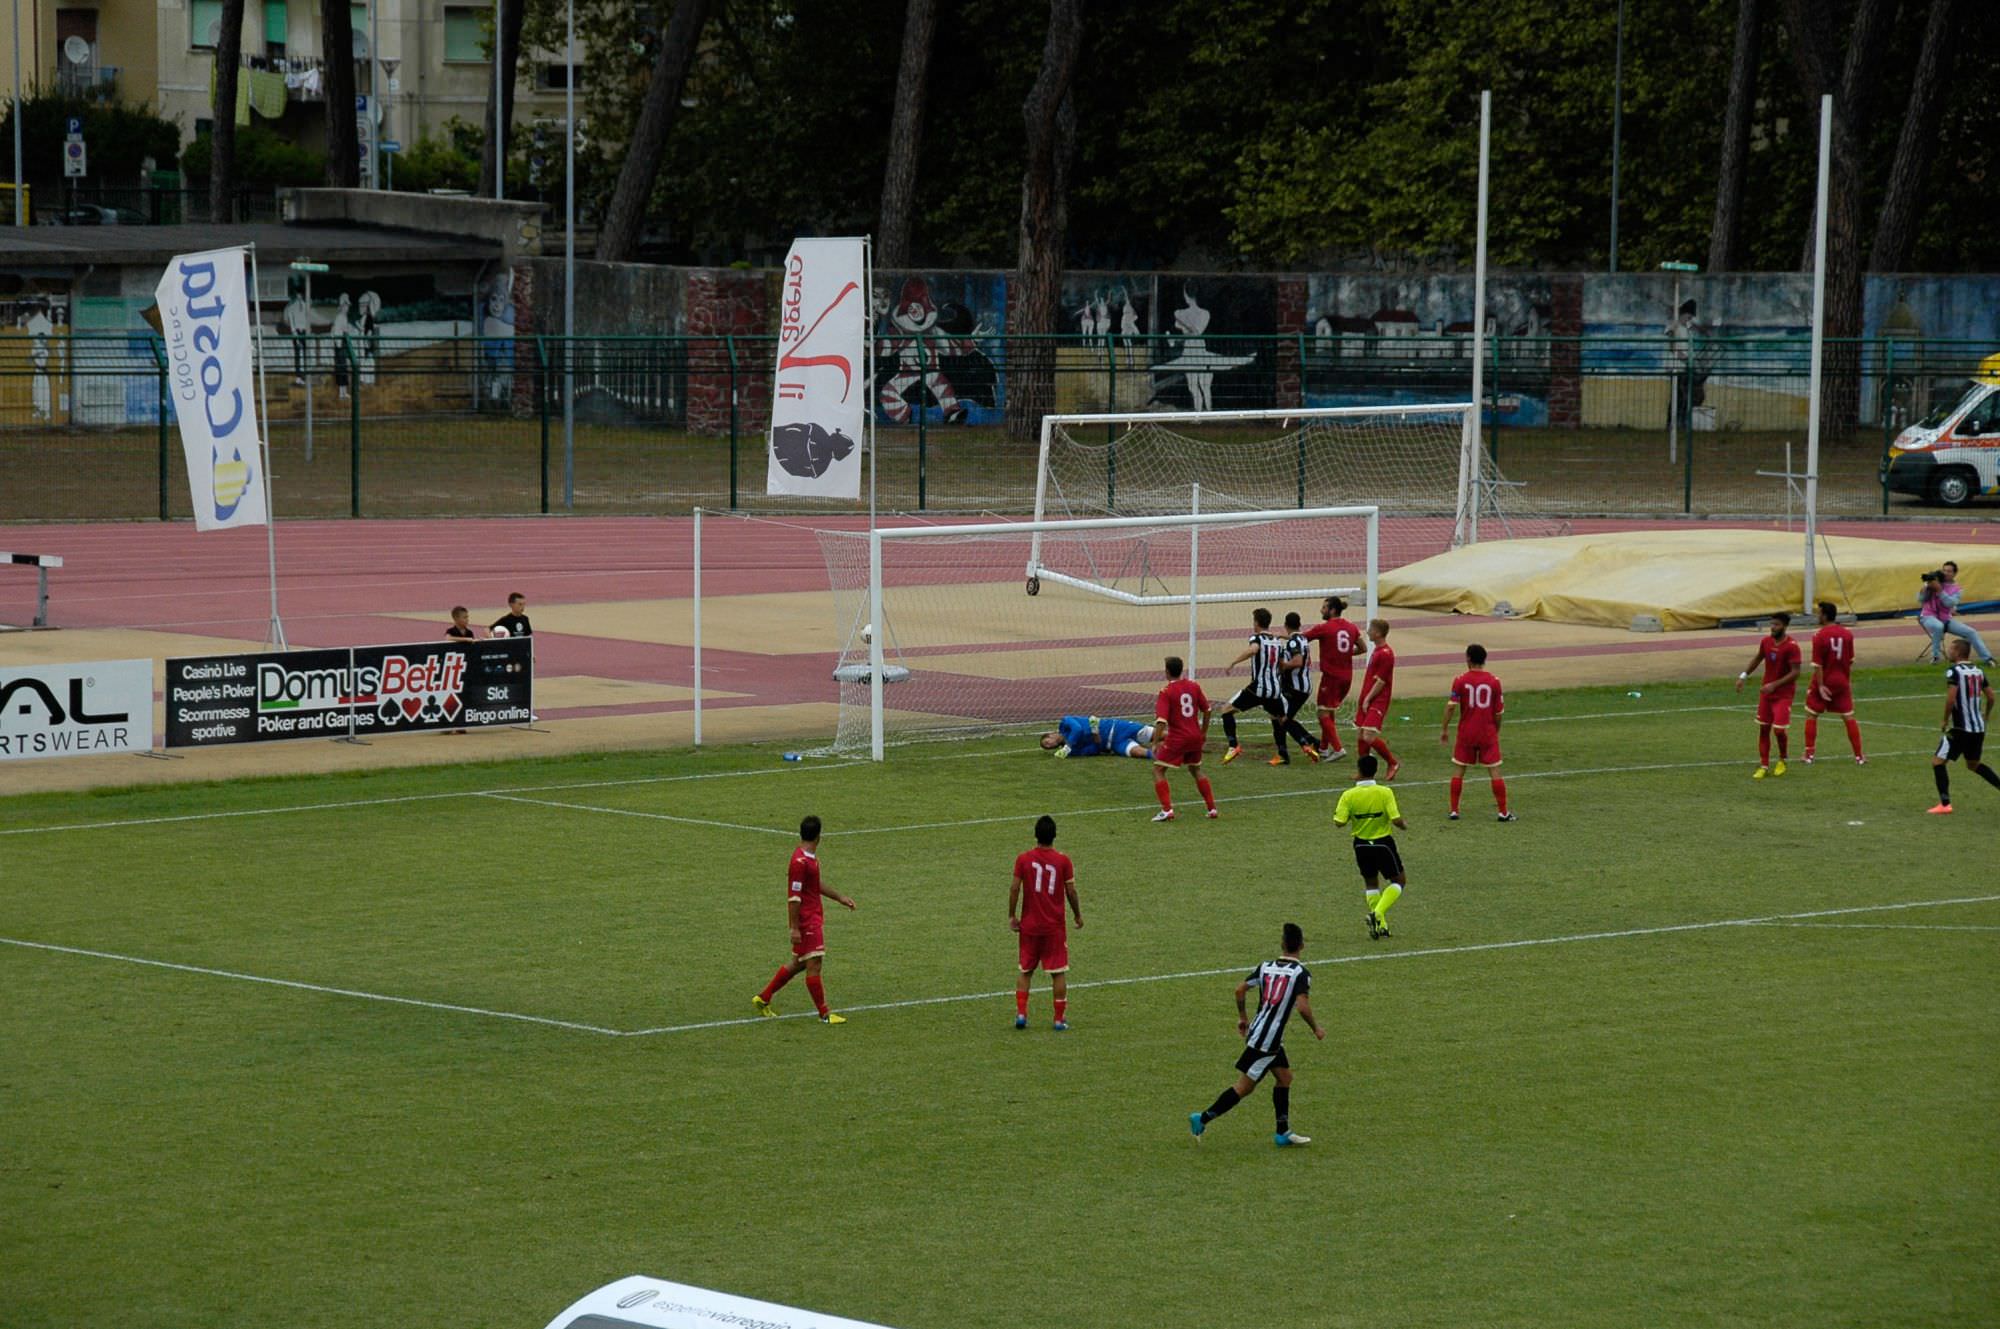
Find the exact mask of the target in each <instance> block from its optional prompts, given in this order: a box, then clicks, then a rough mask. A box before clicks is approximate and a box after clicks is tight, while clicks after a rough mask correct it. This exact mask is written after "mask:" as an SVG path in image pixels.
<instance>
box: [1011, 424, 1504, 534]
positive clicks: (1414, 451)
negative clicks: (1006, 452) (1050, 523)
mask: <svg viewBox="0 0 2000 1329" xmlns="http://www.w3.org/2000/svg"><path fill="white" fill-rule="evenodd" d="M1471 425H1472V405H1471V403H1469V402H1458V403H1441V404H1426V405H1421V406H1381V407H1374V406H1370V407H1327V408H1321V409H1306V408H1298V409H1292V410H1277V411H1183V412H1173V413H1161V412H1150V413H1136V414H1105V415H1051V416H1047V417H1045V418H1044V419H1043V421H1042V441H1041V453H1040V460H1039V463H1038V465H1037V468H1036V475H1035V508H1034V516H1035V519H1036V520H1038V521H1040V520H1045V519H1048V518H1060V517H1087V516H1089V517H1095V516H1114V515H1115V516H1142V515H1149V514H1158V513H1167V512H1186V511H1188V510H1189V509H1190V507H1191V506H1193V503H1194V499H1193V495H1194V494H1195V493H1196V492H1197V490H1198V491H1199V495H1200V497H1199V506H1200V509H1201V511H1204V512H1210V511H1217V510H1227V509H1237V510H1250V509H1275V508H1306V507H1327V506H1339V505H1342V504H1355V503H1365V504H1372V505H1374V506H1376V507H1379V508H1380V509H1381V511H1382V558H1383V561H1384V564H1385V565H1386V566H1388V567H1391V568H1394V567H1399V566H1401V565H1403V564H1405V563H1413V562H1416V561H1417V560H1418V559H1422V558H1428V557H1430V556H1431V555H1433V554H1437V553H1442V552H1443V551H1444V550H1446V549H1450V548H1453V547H1454V546H1456V545H1460V544H1466V543H1471V542H1475V541H1477V540H1478V539H1479V538H1480V536H1481V521H1482V518H1483V519H1484V520H1485V521H1486V523H1487V529H1486V532H1485V533H1486V536H1487V538H1492V537H1493V536H1496V535H1497V536H1505V535H1509V534H1520V533H1522V532H1520V531H1516V530H1512V529H1511V528H1510V522H1509V516H1510V512H1511V511H1512V509H1513V506H1514V505H1513V502H1512V496H1513V491H1514V487H1513V486H1510V485H1508V484H1507V482H1506V480H1505V478H1504V477H1503V476H1501V475H1500V473H1499V470H1498V468H1497V467H1496V466H1495V465H1494V464H1493V461H1492V459H1491V458H1490V457H1489V456H1487V455H1486V454H1485V452H1484V451H1483V450H1482V449H1480V448H1478V447H1477V446H1476V444H1475V443H1474V441H1473V439H1474V435H1473V432H1472V428H1471ZM1535 533H1536V534H1542V533H1544V532H1541V531H1537V532H1535Z"/></svg>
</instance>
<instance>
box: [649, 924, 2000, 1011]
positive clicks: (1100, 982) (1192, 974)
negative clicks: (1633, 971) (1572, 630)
mask: <svg viewBox="0 0 2000 1329" xmlns="http://www.w3.org/2000/svg"><path fill="white" fill-rule="evenodd" d="M1995 900H2000V895H1968V896H1958V897H1954V898H1951V899H1942V900H1899V901H1897V902H1895V903H1893V904H1864V905H1850V906H1846V907H1844V908H1839V909H1807V910H1801V911H1799V912H1797V913H1790V914H1766V915H1764V916H1762V917H1757V918H1723V919H1714V920H1711V921H1709V922H1705V923H1665V924H1661V925H1659V926H1657V927H1644V928H1619V929H1616V930H1614V931H1607V932H1572V933H1569V934H1566V935H1564V936H1560V937H1527V938H1522V939H1520V940H1516V941H1482V942H1475V943H1472V944H1470V945H1465V946H1430V947H1425V948H1423V949H1420V950H1414V951H1368V952H1364V953H1362V954H1360V955H1337V956H1333V957H1332V958H1329V959H1318V960H1314V961H1313V964H1314V966H1316V967H1321V968H1324V967H1329V966H1332V965H1339V964H1362V963H1366V962H1370V961H1380V960H1416V959H1422V958H1424V957H1426V956H1430V957H1435V956H1440V955H1475V954H1478V953H1480V952H1483V951H1508V950H1522V949H1525V948H1528V947H1532V946H1566V945H1570V944H1573V943H1575V942H1584V941H1616V940H1619V939H1621V938H1627V937H1658V936H1667V935H1670V934H1673V933H1677V932H1703V931H1711V930H1714V929H1717V928H1748V927H1771V926H1783V925H1786V924H1794V925H1795V926H1797V925H1798V924H1795V923H1794V920H1799V919H1813V918H1834V917H1838V916H1841V915H1846V914H1874V913H1886V912H1890V911H1893V910H1900V909H1931V908H1937V907H1940V906H1944V905H1959V904H1990V903H1992V902H1993V901H1995ZM1827 926H1839V925H1838V924H1829V925H1827ZM1853 926H1868V925H1866V924H1859V925H1853ZM1244 972H1245V970H1244V968H1243V966H1242V965H1240V964H1234V965H1228V966H1225V967H1223V968H1220V969H1184V970H1181V971H1179V972H1176V973H1171V974H1142V975H1139V976H1137V977H1133V978H1094V979H1086V980H1084V981H1083V982H1080V983H1071V984H1070V985H1069V987H1070V990H1071V991H1076V990H1078V989H1081V988H1116V987H1133V986H1135V985H1137V984H1141V983H1170V982H1173V981H1175V980H1178V979H1183V978H1220V977H1224V976H1226V975H1229V974H1242V973H1244ZM1013 995H1014V989H1013V988H1001V989H996V990H994V991H992V992H961V993H955V994H953V995H951V996H943V997H911V998H907V999H905V1000H902V1001H878V1002H869V1003H865V1004H862V1005H858V1006H843V1007H842V1008H841V1010H842V1011H852V1012H857V1013H858V1012H863V1011H895V1010H907V1009H910V1008H912V1007H918V1006H946V1005H952V1004H955V1003H961V1002H968V1001H998V1000H999V999H1001V998H1003V997H1011V996H1013ZM774 1018H775V1019H779V1020H800V1019H808V1018H817V1017H816V1016H812V1015H809V1014H808V1013H807V1012H804V1011H800V1012H797V1013H795V1014H791V1015H780V1016H775V1017H773V1016H768V1015H746V1016H738V1017H733V1018H730V1019H723V1020H700V1021H696V1022H695V1023H692V1024H672V1025H661V1026H658V1027H657V1028H652V1029H631V1030H627V1031H625V1034H624V1036H625V1037H627V1038H645V1037H650V1036H652V1035H655V1034H688V1033H694V1032H696V1031H698V1030H702V1029H728V1028H733V1027H735V1026H737V1025H746V1024H762V1023H764V1022H765V1021H767V1020H771V1019H774Z"/></svg>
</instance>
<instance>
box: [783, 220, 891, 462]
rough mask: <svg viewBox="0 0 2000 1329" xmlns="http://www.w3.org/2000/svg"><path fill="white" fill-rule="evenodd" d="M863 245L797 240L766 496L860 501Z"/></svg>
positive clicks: (789, 271) (789, 270)
mask: <svg viewBox="0 0 2000 1329" xmlns="http://www.w3.org/2000/svg"><path fill="white" fill-rule="evenodd" d="M863 248H864V244H863V241H861V240H860V239H859V238H852V239H834V240H794V241H793V242H792V249H791V252H790V253H789V254H787V255H786V256H785V282H784V289H783V291H782V293H781V294H780V296H779V300H778V309H779V317H778V370H777V377H776V379H775V381H774V384H773V388H772V393H771V433H770V438H769V440H768V450H769V453H770V469H769V479H768V480H767V482H766V484H765V487H764V492H766V493H768V494H801V495H806V496H809V497H814V498H858V497H859V496H860V494H861V437H862V434H861V429H862V425H863V422H864V419H865V412H866V411H867V409H868V384H867V383H866V382H865V381H864V379H865V376H866V373H867V370H866V367H865V366H866V361H865V358H864V357H865V351H866V347H867V336H868V292H867V290H866V288H864V287H863V285H862V281H863V266H864V263H865V261H866V260H865V257H864V254H863Z"/></svg>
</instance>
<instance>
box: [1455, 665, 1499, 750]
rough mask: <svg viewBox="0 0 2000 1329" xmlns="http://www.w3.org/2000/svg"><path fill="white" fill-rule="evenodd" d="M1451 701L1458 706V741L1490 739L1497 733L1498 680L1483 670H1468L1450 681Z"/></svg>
mask: <svg viewBox="0 0 2000 1329" xmlns="http://www.w3.org/2000/svg"><path fill="white" fill-rule="evenodd" d="M1451 699H1452V700H1453V701H1455V702H1457V703H1458V733H1459V737H1461V738H1492V737H1493V736H1494V735H1496V734H1498V733H1499V732H1500V712H1502V711H1504V710H1506V709H1507V705H1506V703H1505V702H1504V701H1502V700H1501V698H1500V680H1499V679H1497V678H1495V677H1493V675H1491V674H1489V673H1487V672H1486V671H1485V670H1484V669H1468V670H1466V671H1465V672H1464V673H1462V674H1460V675H1459V676H1458V677H1457V678H1454V679H1453V680H1452V681H1451Z"/></svg>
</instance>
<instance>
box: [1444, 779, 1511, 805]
mask: <svg viewBox="0 0 2000 1329" xmlns="http://www.w3.org/2000/svg"><path fill="white" fill-rule="evenodd" d="M1493 784H1494V786H1495V787H1496V788H1497V787H1498V786H1499V784H1500V782H1499V781H1498V780H1495V781H1494V782H1493ZM1464 792H1465V777H1464V776H1462V775H1454V776H1452V777H1451V810H1452V811H1453V812H1456V811H1458V796H1459V795H1460V794H1462V793H1464ZM1501 806H1502V807H1505V806H1506V805H1505V804H1502V805H1501Z"/></svg>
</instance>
